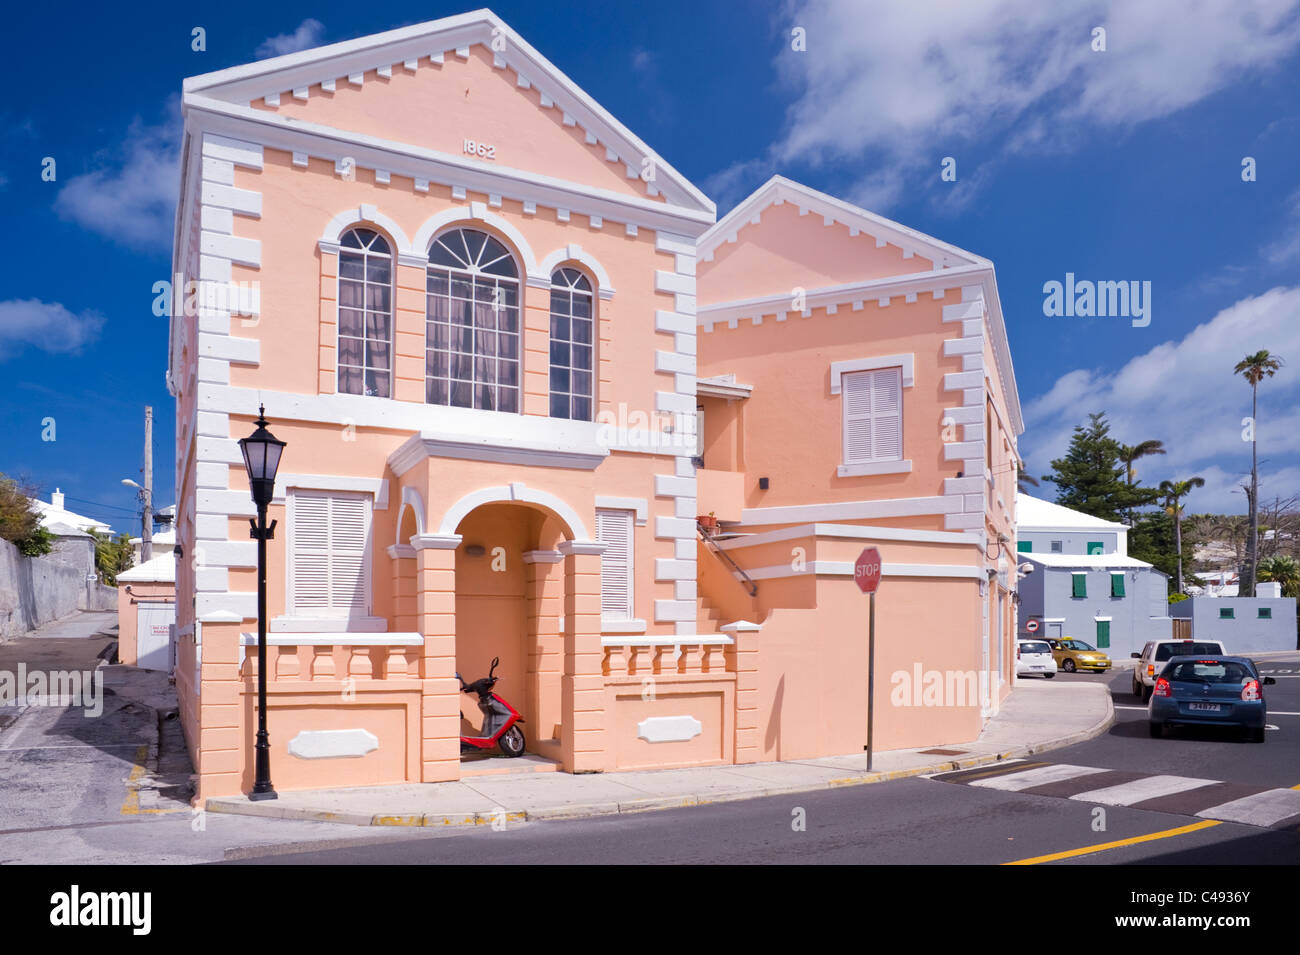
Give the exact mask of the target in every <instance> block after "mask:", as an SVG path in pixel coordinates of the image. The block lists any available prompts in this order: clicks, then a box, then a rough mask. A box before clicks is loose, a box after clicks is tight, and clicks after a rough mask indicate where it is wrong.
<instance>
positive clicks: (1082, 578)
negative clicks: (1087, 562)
mask: <svg viewBox="0 0 1300 955" xmlns="http://www.w3.org/2000/svg"><path fill="white" fill-rule="evenodd" d="M1070 578H1071V583H1072V585H1073V586H1072V590H1071V596H1073V597H1086V596H1088V575H1087V574H1071V575H1070Z"/></svg>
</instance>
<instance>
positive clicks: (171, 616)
mask: <svg viewBox="0 0 1300 955" xmlns="http://www.w3.org/2000/svg"><path fill="white" fill-rule="evenodd" d="M175 626H176V605H175V604H170V603H144V602H143V601H142V602H141V603H140V604H139V605H138V606H137V607H136V618H135V655H136V663H135V665H136V666H138V667H140V668H142V669H145V670H165V671H166V672H168V673H170V672H171V671H172V666H173V664H174V663H175V661H174V660H173V658H172V649H173V646H172V630H173V629H175Z"/></svg>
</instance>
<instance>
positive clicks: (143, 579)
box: [117, 553, 176, 584]
mask: <svg viewBox="0 0 1300 955" xmlns="http://www.w3.org/2000/svg"><path fill="white" fill-rule="evenodd" d="M117 582H118V583H119V584H120V583H128V584H130V583H137V584H140V583H175V582H176V558H175V557H174V556H172V555H171V554H170V553H168V554H161V555H159V556H157V557H155V558H154V559H153V560H146V561H145V562H144V563H143V564H140V565H139V566H137V567H132V568H131V569H130V570H124V571H122V572H121V573H120V574H118V575H117Z"/></svg>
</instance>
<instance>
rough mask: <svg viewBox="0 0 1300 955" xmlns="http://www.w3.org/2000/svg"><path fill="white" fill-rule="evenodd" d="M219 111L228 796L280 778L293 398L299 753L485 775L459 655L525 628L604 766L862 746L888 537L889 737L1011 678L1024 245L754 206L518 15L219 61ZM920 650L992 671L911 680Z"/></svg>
mask: <svg viewBox="0 0 1300 955" xmlns="http://www.w3.org/2000/svg"><path fill="white" fill-rule="evenodd" d="M184 111H185V140H184V153H183V160H182V162H183V168H182V184H181V196H180V204H179V208H178V215H177V226H176V237H175V253H174V258H175V271H176V272H177V273H179V274H180V275H181V276H182V280H183V281H184V282H187V283H189V282H197V283H199V284H200V285H201V287H202V295H201V296H200V301H199V304H198V307H197V308H196V309H191V310H189V311H192V312H193V314H187V313H186V311H185V310H181V311H179V312H177V313H176V314H174V315H173V317H172V320H171V331H170V335H171V339H170V366H169V371H168V382H169V387H170V388H171V390H172V393H173V394H174V395H175V397H176V402H177V434H176V447H177V458H176V478H177V496H178V500H179V504H178V509H177V518H176V524H177V533H178V545H179V548H180V552H181V556H180V557H179V558H178V561H177V571H176V594H177V633H178V641H179V642H178V647H177V666H176V685H177V690H178V695H179V698H180V704H181V718H182V721H183V725H184V727H185V732H186V738H187V741H188V745H189V747H190V751H191V756H192V757H193V759H194V762H195V766H196V768H197V770H198V776H199V799H200V800H203V799H206V798H209V797H212V796H218V795H229V794H234V793H238V792H241V791H247V790H248V789H249V788H250V786H251V783H252V775H253V768H252V767H253V759H252V736H253V730H254V728H255V726H256V722H257V717H256V710H255V702H256V692H255V690H256V669H255V664H256V653H255V643H256V640H255V634H256V630H257V620H256V589H257V579H256V569H255V565H256V551H255V546H256V545H255V543H254V542H253V541H252V540H250V539H249V530H248V518H249V517H251V516H253V513H254V510H253V504H252V501H251V498H250V496H249V492H248V482H247V478H246V476H245V473H244V469H243V465H242V460H241V457H240V454H239V449H238V446H237V441H238V439H239V438H241V437H244V436H246V435H248V434H249V433H251V432H252V430H253V419H254V418H255V417H256V415H257V410H258V407H259V405H263V404H264V405H265V407H266V415H267V417H268V419H270V422H271V425H270V426H271V429H272V430H273V431H274V433H275V434H276V436H277V437H278V438H280V439H282V440H284V441H286V442H287V448H286V450H285V452H284V456H283V459H282V462H281V465H280V470H279V476H278V479H277V486H276V496H275V499H274V501H273V503H272V506H271V513H270V517H271V518H272V519H274V520H276V521H278V527H277V530H276V533H275V539H274V540H273V541H271V542H270V544H269V548H268V560H269V566H268V586H269V606H268V616H269V620H268V630H269V636H268V642H269V644H270V645H269V648H268V668H267V669H268V673H267V677H268V681H269V686H268V712H267V719H268V723H269V730H270V737H271V746H272V779H273V781H274V784H275V786H276V788H277V789H279V790H292V789H303V788H314V787H325V786H353V785H356V786H359V785H375V784H382V783H396V782H408V781H409V782H421V781H422V782H439V781H446V780H455V779H458V778H460V777H461V772H462V762H461V757H460V752H459V736H460V734H461V732H462V731H463V730H462V728H463V727H464V726H465V725H466V719H467V718H468V719H469V720H472V721H477V719H478V713H477V709H476V707H475V706H474V705H473V702H472V699H471V698H469V697H465V696H463V695H462V694H461V693H460V692H459V686H458V683H457V680H456V678H455V675H454V674H455V673H456V672H460V673H461V674H463V675H464V676H465V677H466V679H467V680H470V679H474V678H476V677H479V676H483V675H485V674H486V672H487V666H488V662H489V661H490V660H491V659H492V658H493V657H499V658H500V660H501V665H500V667H499V668H498V670H497V675H498V676H499V677H501V679H502V682H501V684H500V687H499V691H500V692H501V693H502V695H503V696H505V697H506V698H507V699H509V700H510V701H511V702H512V703H513V704H515V705H516V706H517V707H518V708H519V709H520V711H521V712H522V713H523V715H524V717H525V720H526V722H525V724H524V728H525V732H526V734H527V736H528V749H529V751H530V752H533V753H536V754H538V755H540V756H542V757H546V758H549V759H552V760H554V761H555V762H556V763H557V764H558V765H559V766H560V768H561V769H563V770H564V771H568V772H587V771H603V770H614V769H629V768H650V767H669V766H690V765H708V764H716V763H731V762H754V761H759V760H768V759H793V758H801V757H808V756H817V755H830V754H836V753H849V752H860V751H861V747H862V743H863V741H864V738H865V720H866V685H865V670H866V647H865V643H866V637H865V602H864V599H863V598H862V597H861V595H860V594H858V592H857V590H856V588H855V587H854V586H853V584H852V580H851V573H852V561H853V558H854V556H855V555H856V554H857V552H858V551H859V550H861V548H862V546H863V545H864V544H867V543H873V544H875V545H877V546H878V547H880V549H881V550H882V552H883V553H884V555H885V566H884V574H885V577H884V582H883V583H882V585H881V597H880V599H879V620H878V633H879V645H878V651H877V664H878V668H879V669H878V677H877V679H878V683H877V689H878V692H877V724H876V728H875V739H876V741H877V744H878V746H880V747H881V748H886V749H887V748H897V747H910V746H916V745H925V744H939V743H951V742H960V741H968V740H971V739H973V738H974V737H975V736H976V735H977V734H978V733H979V731H980V728H981V727H982V725H983V721H984V719H985V718H987V716H988V715H989V714H990V713H991V712H992V711H993V710H994V709H996V707H997V705H998V702H999V701H1000V700H1001V699H1002V698H1003V697H1004V696H1005V693H1006V692H1007V684H1008V682H1009V680H1010V674H1011V664H1012V661H1011V659H1010V658H1011V642H1010V641H1011V638H1012V635H1013V634H1014V626H1013V611H1012V609H1011V601H1010V599H1009V597H1010V590H1009V588H1010V586H1011V585H1010V584H1009V578H1010V577H1011V576H1013V575H1014V568H1015V563H1014V543H1013V542H1011V541H1010V538H1011V537H1012V536H1014V514H1013V513H1012V508H1013V507H1014V499H1015V493H1014V491H1015V483H1014V482H1015V465H1016V461H1017V453H1016V447H1015V442H1016V435H1017V434H1018V433H1019V432H1020V430H1021V424H1020V418H1019V407H1018V402H1017V398H1016V391H1015V384H1014V378H1013V376H1012V370H1011V362H1010V356H1009V354H1008V351H1007V345H1006V337H1005V331H1004V328H1003V324H1002V317H1001V313H1000V310H999V305H998V297H997V288H996V284H995V281H994V276H993V269H992V266H991V264H990V263H989V262H987V261H986V260H984V259H981V258H979V257H977V256H973V255H971V254H969V253H966V252H963V251H961V250H959V249H955V248H952V247H951V246H947V245H945V244H943V243H941V242H938V241H936V240H934V239H931V238H928V237H926V236H923V235H920V234H918V233H916V232H913V231H911V230H908V229H906V228H904V227H902V226H899V225H897V224H895V223H892V222H889V221H887V220H884V219H881V218H879V217H876V216H874V215H871V214H869V213H867V212H864V211H862V210H860V209H856V208H854V207H852V206H849V205H846V204H844V203H842V202H839V201H837V200H834V199H832V198H830V197H828V196H825V195H822V194H820V193H817V192H814V191H812V190H810V189H807V188H805V187H802V186H799V185H797V184H795V183H791V182H788V181H786V180H783V179H779V178H778V179H773V180H772V181H771V182H769V183H768V184H767V185H765V186H764V187H763V188H762V189H760V190H759V191H758V192H757V193H755V194H754V195H753V196H751V197H750V198H749V199H748V200H746V201H745V202H743V203H742V204H741V205H740V206H739V207H738V208H737V209H736V210H735V211H733V212H732V213H731V214H730V215H728V216H727V217H726V218H724V219H723V220H722V221H721V222H717V223H716V224H715V218H716V216H715V208H714V205H713V203H712V202H711V201H710V200H709V199H708V198H707V197H706V196H704V195H703V194H702V193H701V192H700V191H699V190H698V189H697V188H696V187H694V186H693V185H692V184H691V183H690V182H688V181H687V180H686V179H685V178H684V177H683V176H682V175H681V174H679V173H678V172H677V171H676V170H674V169H673V167H672V166H671V165H669V164H668V163H667V162H665V161H664V160H663V159H662V158H661V157H659V156H658V155H657V154H656V153H655V152H654V151H653V150H651V149H650V148H649V147H648V146H647V145H646V144H645V143H643V142H642V141H641V140H640V139H638V138H637V137H636V136H635V135H633V134H632V133H631V132H630V131H628V130H627V129H625V128H624V127H623V126H622V125H621V124H620V123H619V122H618V121H617V120H616V119H615V118H614V117H612V116H611V115H609V114H608V113H607V112H606V111H605V110H603V109H602V108H601V107H600V106H599V105H598V104H597V103H595V102H594V101H593V100H592V99H591V98H590V97H588V96H587V95H586V94H585V93H584V92H583V91H582V90H580V89H578V88H577V87H576V86H575V85H574V84H573V83H572V82H571V81H570V80H569V79H568V78H567V77H565V76H564V74H563V73H561V72H560V71H559V70H558V69H556V67H555V66H553V65H552V64H551V63H550V62H549V61H547V60H546V59H545V58H544V57H542V56H541V54H539V53H538V52H537V51H536V50H534V49H533V48H532V47H530V46H529V45H528V44H527V43H526V42H525V41H524V40H523V39H522V38H520V37H519V36H518V35H516V34H515V33H514V32H513V31H512V30H511V29H510V28H509V27H508V26H506V25H505V24H504V23H502V22H501V21H500V20H499V19H498V18H497V17H496V16H495V15H493V14H492V13H490V12H488V11H478V12H475V13H470V14H465V15H463V16H457V17H451V18H448V19H444V20H439V21H436V22H433V23H427V24H422V25H419V26H415V27H409V28H404V29H400V30H395V31H391V32H389V33H383V34H378V35H375V36H371V37H365V38H362V39H359V40H353V41H349V42H345V43H339V44H334V45H332V46H327V47H322V48H320V49H315V50H308V51H305V52H302V53H296V54H291V55H289V56H283V57H278V58H275V59H269V60H264V61H260V62H258V63H255V64H251V65H248V66H243V67H237V68H234V69H230V70H224V71H221V72H219V73H213V74H209V75H206V76H200V77H196V78H193V79H190V80H187V81H186V83H185V86H184ZM700 515H704V516H705V520H703V521H702V522H697V516H700ZM710 515H711V517H712V518H716V521H717V526H716V527H712V526H710V525H712V524H713V523H714V521H713V520H712V519H710ZM917 666H919V667H920V671H918V672H924V671H931V670H940V671H961V672H963V673H971V674H978V675H981V679H982V680H983V681H984V682H985V684H986V685H990V686H991V687H992V692H991V693H989V694H986V695H985V696H984V698H982V699H981V698H979V697H978V696H976V695H973V696H972V698H971V699H968V700H962V701H958V702H957V703H953V701H948V702H947V703H946V704H945V705H943V706H938V707H933V706H932V707H924V708H922V709H918V710H912V709H909V708H907V707H906V706H903V705H891V704H890V679H891V674H894V673H896V672H902V671H906V673H907V674H908V675H910V674H912V672H913V670H914V668H915V667H917ZM986 675H991V676H986ZM832 689H833V691H834V692H830V691H831V690H832Z"/></svg>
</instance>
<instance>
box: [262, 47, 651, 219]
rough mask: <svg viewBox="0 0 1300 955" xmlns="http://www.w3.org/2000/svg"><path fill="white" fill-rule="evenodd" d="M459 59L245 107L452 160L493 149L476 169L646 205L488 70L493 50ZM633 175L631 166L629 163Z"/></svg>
mask: <svg viewBox="0 0 1300 955" xmlns="http://www.w3.org/2000/svg"><path fill="white" fill-rule="evenodd" d="M469 53H470V55H469V57H468V59H465V60H462V59H460V58H459V57H457V56H455V55H453V54H452V53H450V52H448V54H447V55H446V58H445V61H444V63H443V64H442V65H441V66H436V65H433V64H431V63H430V62H429V61H428V60H425V59H421V60H420V65H419V66H418V67H417V69H416V70H415V72H414V73H411V72H408V71H406V70H404V69H402V68H401V67H400V65H399V66H398V67H396V68H395V69H394V70H393V75H392V77H391V78H382V77H380V76H379V74H378V73H377V72H376V71H374V70H370V71H367V72H366V73H365V74H364V77H363V84H362V85H361V86H359V87H358V86H352V85H350V84H349V83H348V82H347V81H346V80H340V81H339V82H338V83H337V85H336V88H335V91H334V92H333V93H329V92H326V91H325V90H324V89H322V88H321V86H319V85H315V86H312V87H310V88H309V90H308V99H307V101H306V102H301V101H299V100H296V99H292V98H290V97H287V96H286V97H284V98H282V99H281V101H280V105H279V106H278V107H273V106H267V105H265V104H264V103H262V102H261V101H260V100H258V101H255V102H254V103H253V104H251V105H253V106H255V107H258V108H261V109H267V110H269V111H270V112H273V113H276V114H278V115H280V116H284V117H288V118H291V119H298V120H303V121H305V122H310V123H320V124H323V125H326V126H333V127H335V128H338V129H346V130H349V131H353V132H358V133H364V134H366V135H369V136H376V137H379V138H381V139H387V140H390V141H393V142H402V143H410V144H411V145H415V146H424V147H427V148H429V149H436V150H438V151H440V152H444V153H450V154H451V155H453V156H456V157H458V158H462V159H467V158H469V157H468V156H467V155H466V154H465V150H464V141H465V140H466V139H473V140H475V141H476V142H482V143H487V144H490V145H493V146H495V147H496V151H495V158H494V159H491V160H488V159H484V160H481V162H482V163H483V165H484V166H487V167H491V166H505V167H509V168H514V169H527V170H529V171H530V172H536V173H541V174H543V175H547V176H554V177H555V178H557V179H564V180H567V181H570V182H579V183H582V184H583V185H586V186H590V187H592V188H596V189H603V190H606V191H608V192H614V193H618V194H620V195H627V196H638V197H640V198H652V197H651V196H649V195H648V193H647V192H646V189H645V184H644V183H643V182H641V180H640V179H629V178H628V176H627V166H626V163H625V162H624V161H614V162H610V161H609V160H607V159H606V157H605V147H604V146H603V145H601V144H588V143H587V142H586V132H585V130H583V129H581V128H580V127H578V126H565V125H564V122H563V113H562V111H561V110H559V109H544V108H542V106H541V95H540V94H539V93H538V91H537V90H536V89H528V90H524V89H522V88H520V87H519V86H518V85H517V79H518V76H517V74H516V73H515V71H514V70H511V69H508V68H507V69H500V70H498V69H495V68H494V67H493V65H492V56H493V54H492V51H491V50H489V49H487V48H486V47H485V46H483V45H482V44H479V45H475V46H472V47H470V48H469ZM637 172H638V173H639V172H640V165H639V163H638V164H637Z"/></svg>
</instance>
